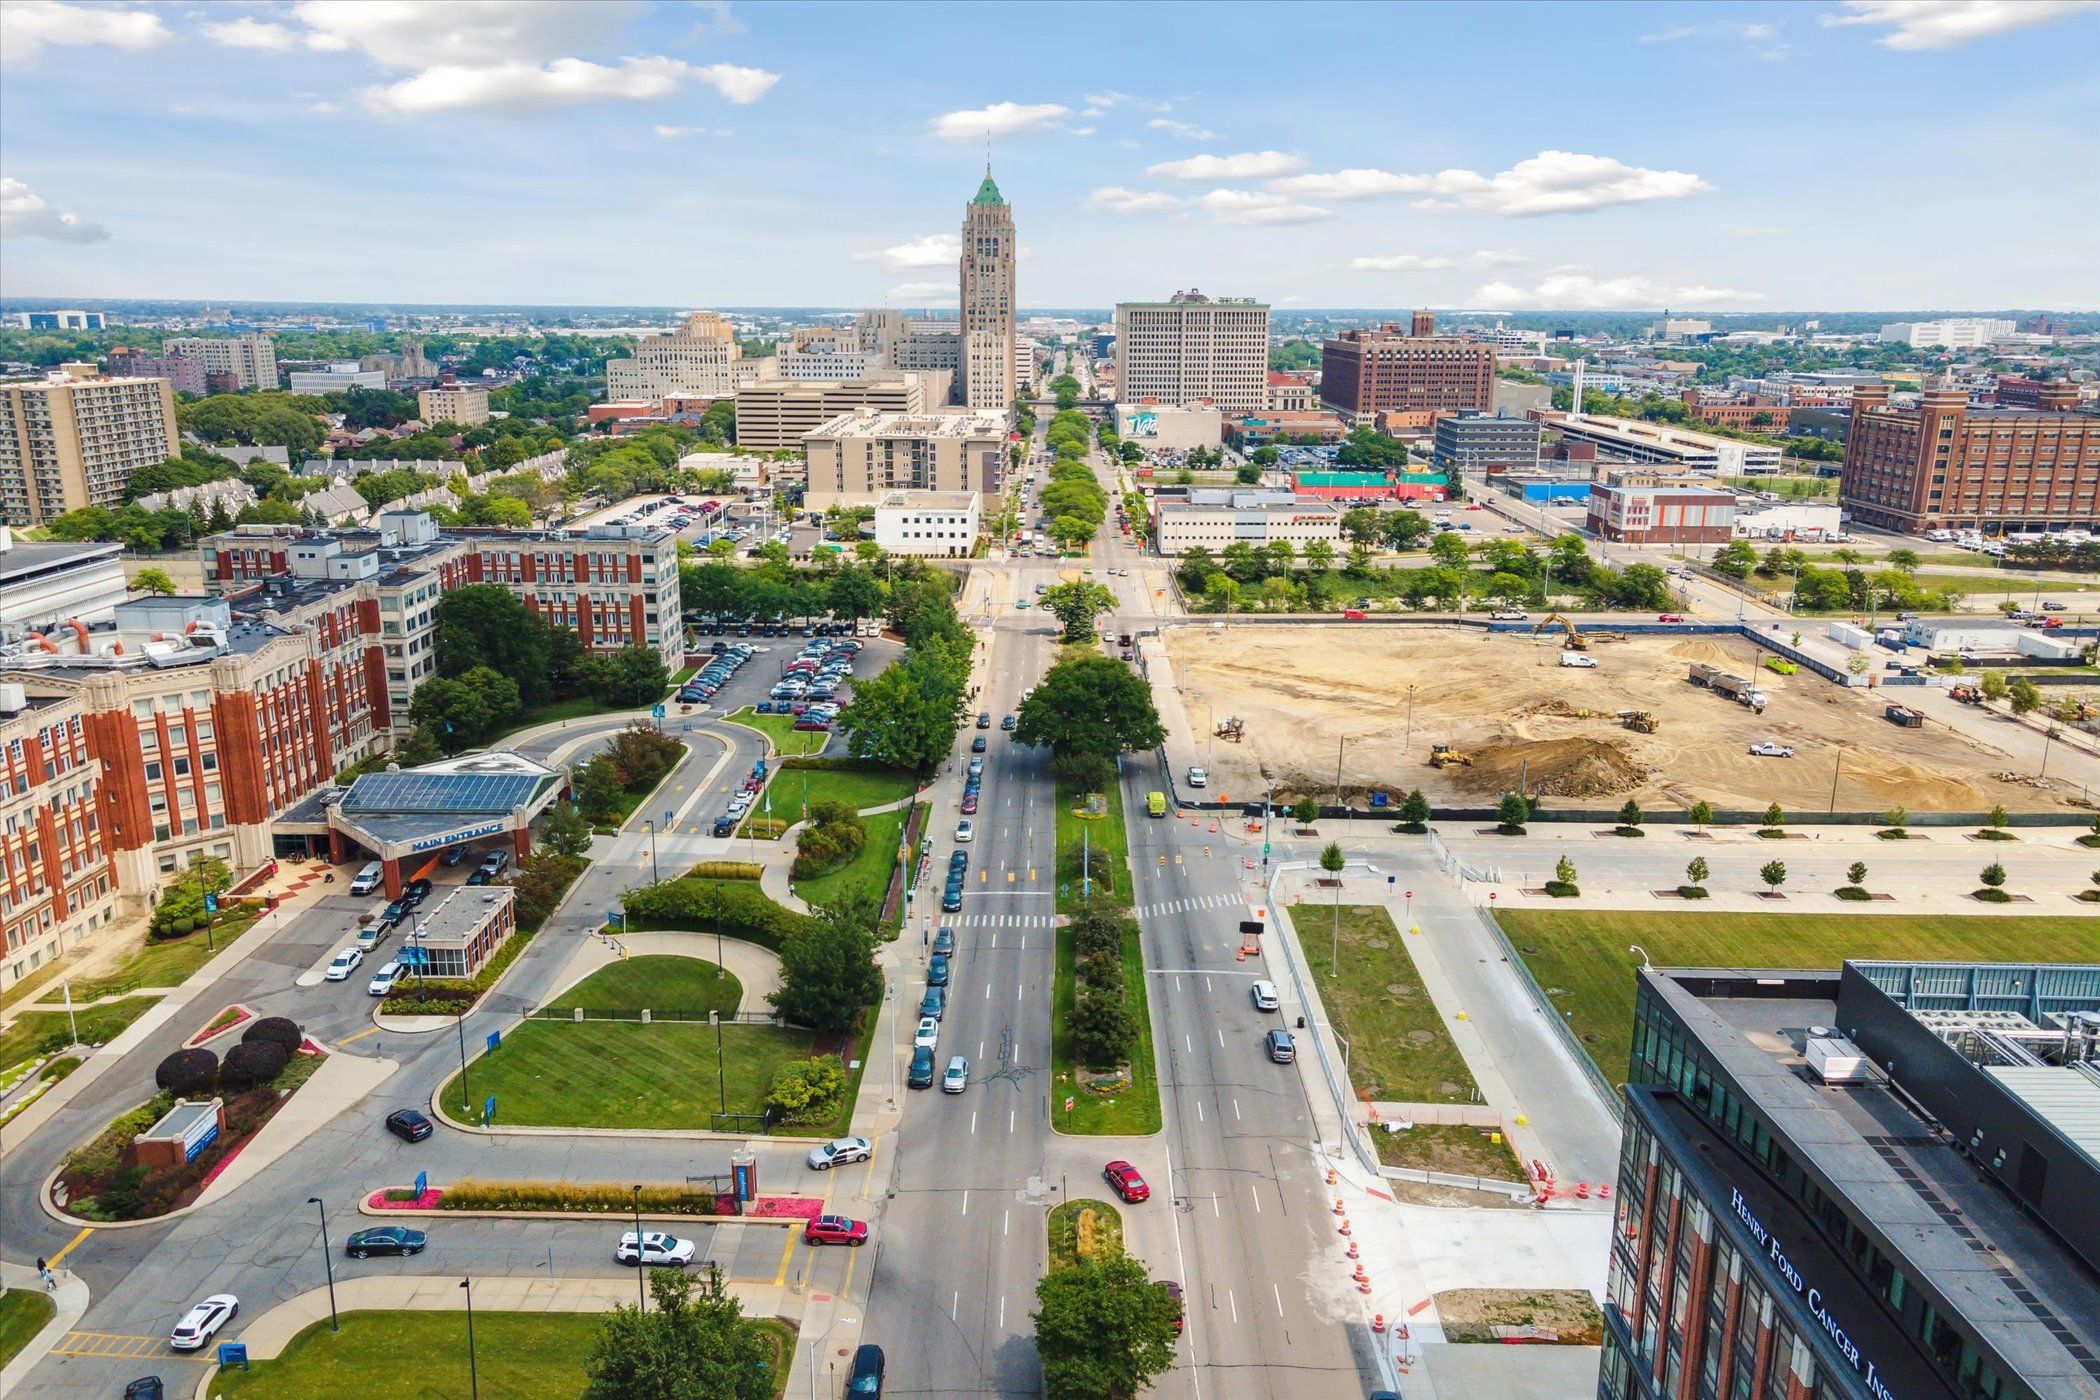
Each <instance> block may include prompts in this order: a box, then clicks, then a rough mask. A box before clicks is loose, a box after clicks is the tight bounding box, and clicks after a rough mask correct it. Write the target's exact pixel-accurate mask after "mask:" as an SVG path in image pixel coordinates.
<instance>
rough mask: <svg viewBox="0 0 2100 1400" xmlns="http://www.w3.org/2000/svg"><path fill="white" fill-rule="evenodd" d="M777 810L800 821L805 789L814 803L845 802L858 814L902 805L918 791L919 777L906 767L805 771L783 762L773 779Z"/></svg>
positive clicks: (816, 769)
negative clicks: (873, 809)
mask: <svg viewBox="0 0 2100 1400" xmlns="http://www.w3.org/2000/svg"><path fill="white" fill-rule="evenodd" d="M773 786H774V787H775V788H776V789H777V791H776V792H775V793H774V795H773V806H774V808H775V809H776V810H778V809H780V808H782V807H786V808H788V809H790V810H792V811H793V812H794V813H795V814H796V816H797V817H798V818H799V816H800V815H801V812H802V794H803V790H804V788H805V786H806V787H807V789H808V792H809V800H810V802H811V803H817V802H843V803H845V804H846V805H848V806H849V807H851V808H853V810H854V811H856V812H858V811H860V810H861V809H862V808H864V807H885V806H888V805H889V804H890V803H893V802H902V801H903V800H904V799H905V798H907V797H909V796H911V795H912V794H913V793H914V792H916V791H917V790H918V787H919V783H918V779H917V777H916V776H914V775H913V774H912V773H911V772H910V771H909V770H907V769H903V768H874V767H870V768H816V767H810V768H804V767H800V766H798V765H796V764H794V763H784V764H782V765H781V766H780V771H779V772H778V773H777V774H776V775H775V776H774V778H773Z"/></svg>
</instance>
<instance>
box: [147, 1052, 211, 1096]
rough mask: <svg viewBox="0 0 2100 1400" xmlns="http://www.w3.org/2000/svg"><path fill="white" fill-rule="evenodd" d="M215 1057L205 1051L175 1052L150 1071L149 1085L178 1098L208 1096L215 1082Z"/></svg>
mask: <svg viewBox="0 0 2100 1400" xmlns="http://www.w3.org/2000/svg"><path fill="white" fill-rule="evenodd" d="M218 1078H219V1057H218V1056H217V1055H214V1054H213V1053H212V1052H211V1051H209V1050H202V1049H199V1050H177V1051H176V1052H175V1053H174V1054H172V1055H170V1056H168V1057H167V1058H166V1059H164V1060H162V1061H161V1062H160V1065H159V1066H158V1067H157V1068H156V1069H155V1070H154V1071H153V1082H154V1083H155V1084H156V1085H158V1086H159V1087H160V1088H162V1089H165V1090H166V1091H167V1092H169V1093H171V1094H173V1095H175V1096H176V1097H178V1098H184V1099H188V1098H195V1097H196V1096H197V1095H199V1094H204V1093H209V1092H210V1090H211V1086H212V1085H213V1084H215V1083H217V1082H218Z"/></svg>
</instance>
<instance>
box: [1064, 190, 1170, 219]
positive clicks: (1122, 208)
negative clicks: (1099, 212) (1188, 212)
mask: <svg viewBox="0 0 2100 1400" xmlns="http://www.w3.org/2000/svg"><path fill="white" fill-rule="evenodd" d="M1085 207H1086V208H1088V209H1106V210H1108V211H1109V212H1110V213H1111V214H1150V213H1154V212H1156V211H1158V210H1161V209H1178V208H1180V207H1181V200H1180V199H1179V198H1177V197H1176V196H1174V195H1171V194H1163V193H1161V192H1160V191H1158V190H1127V189H1124V188H1123V187H1122V186H1121V185H1103V186H1102V187H1101V188H1099V189H1097V190H1095V191H1094V192H1093V193H1092V194H1090V195H1088V196H1087V197H1086V203H1085Z"/></svg>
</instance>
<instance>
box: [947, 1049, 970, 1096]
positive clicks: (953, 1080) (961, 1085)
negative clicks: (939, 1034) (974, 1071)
mask: <svg viewBox="0 0 2100 1400" xmlns="http://www.w3.org/2000/svg"><path fill="white" fill-rule="evenodd" d="M969 1087H970V1062H969V1061H968V1060H966V1059H964V1058H963V1057H962V1056H961V1055H957V1056H955V1057H954V1058H953V1059H951V1060H949V1061H948V1069H947V1072H946V1073H945V1074H943V1075H942V1076H941V1092H942V1093H944V1094H960V1093H961V1092H962V1091H963V1090H965V1089H967V1088H969Z"/></svg>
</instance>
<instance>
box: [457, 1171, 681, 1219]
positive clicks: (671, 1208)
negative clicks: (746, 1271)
mask: <svg viewBox="0 0 2100 1400" xmlns="http://www.w3.org/2000/svg"><path fill="white" fill-rule="evenodd" d="M719 1203H720V1201H719V1198H718V1197H717V1196H716V1194H715V1193H714V1192H712V1191H695V1190H693V1189H691V1188H690V1187H686V1186H644V1187H643V1188H642V1200H641V1206H642V1209H643V1211H645V1212H647V1213H648V1214H651V1215H716V1214H719V1213H721V1212H719V1211H718V1210H717V1209H716V1207H717V1205H718V1204H719ZM437 1204H438V1209H439V1210H546V1211H573V1212H576V1213H578V1214H585V1215H630V1216H631V1215H632V1214H633V1213H634V1208H635V1198H634V1189H633V1188H632V1187H629V1186H623V1185H621V1184H620V1183H618V1182H613V1181H578V1182H568V1181H474V1180H471V1179H470V1180H466V1181H459V1182H455V1183H453V1184H452V1185H450V1186H447V1187H446V1188H445V1190H444V1193H443V1194H442V1195H440V1196H439V1197H438V1203H437Z"/></svg>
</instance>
